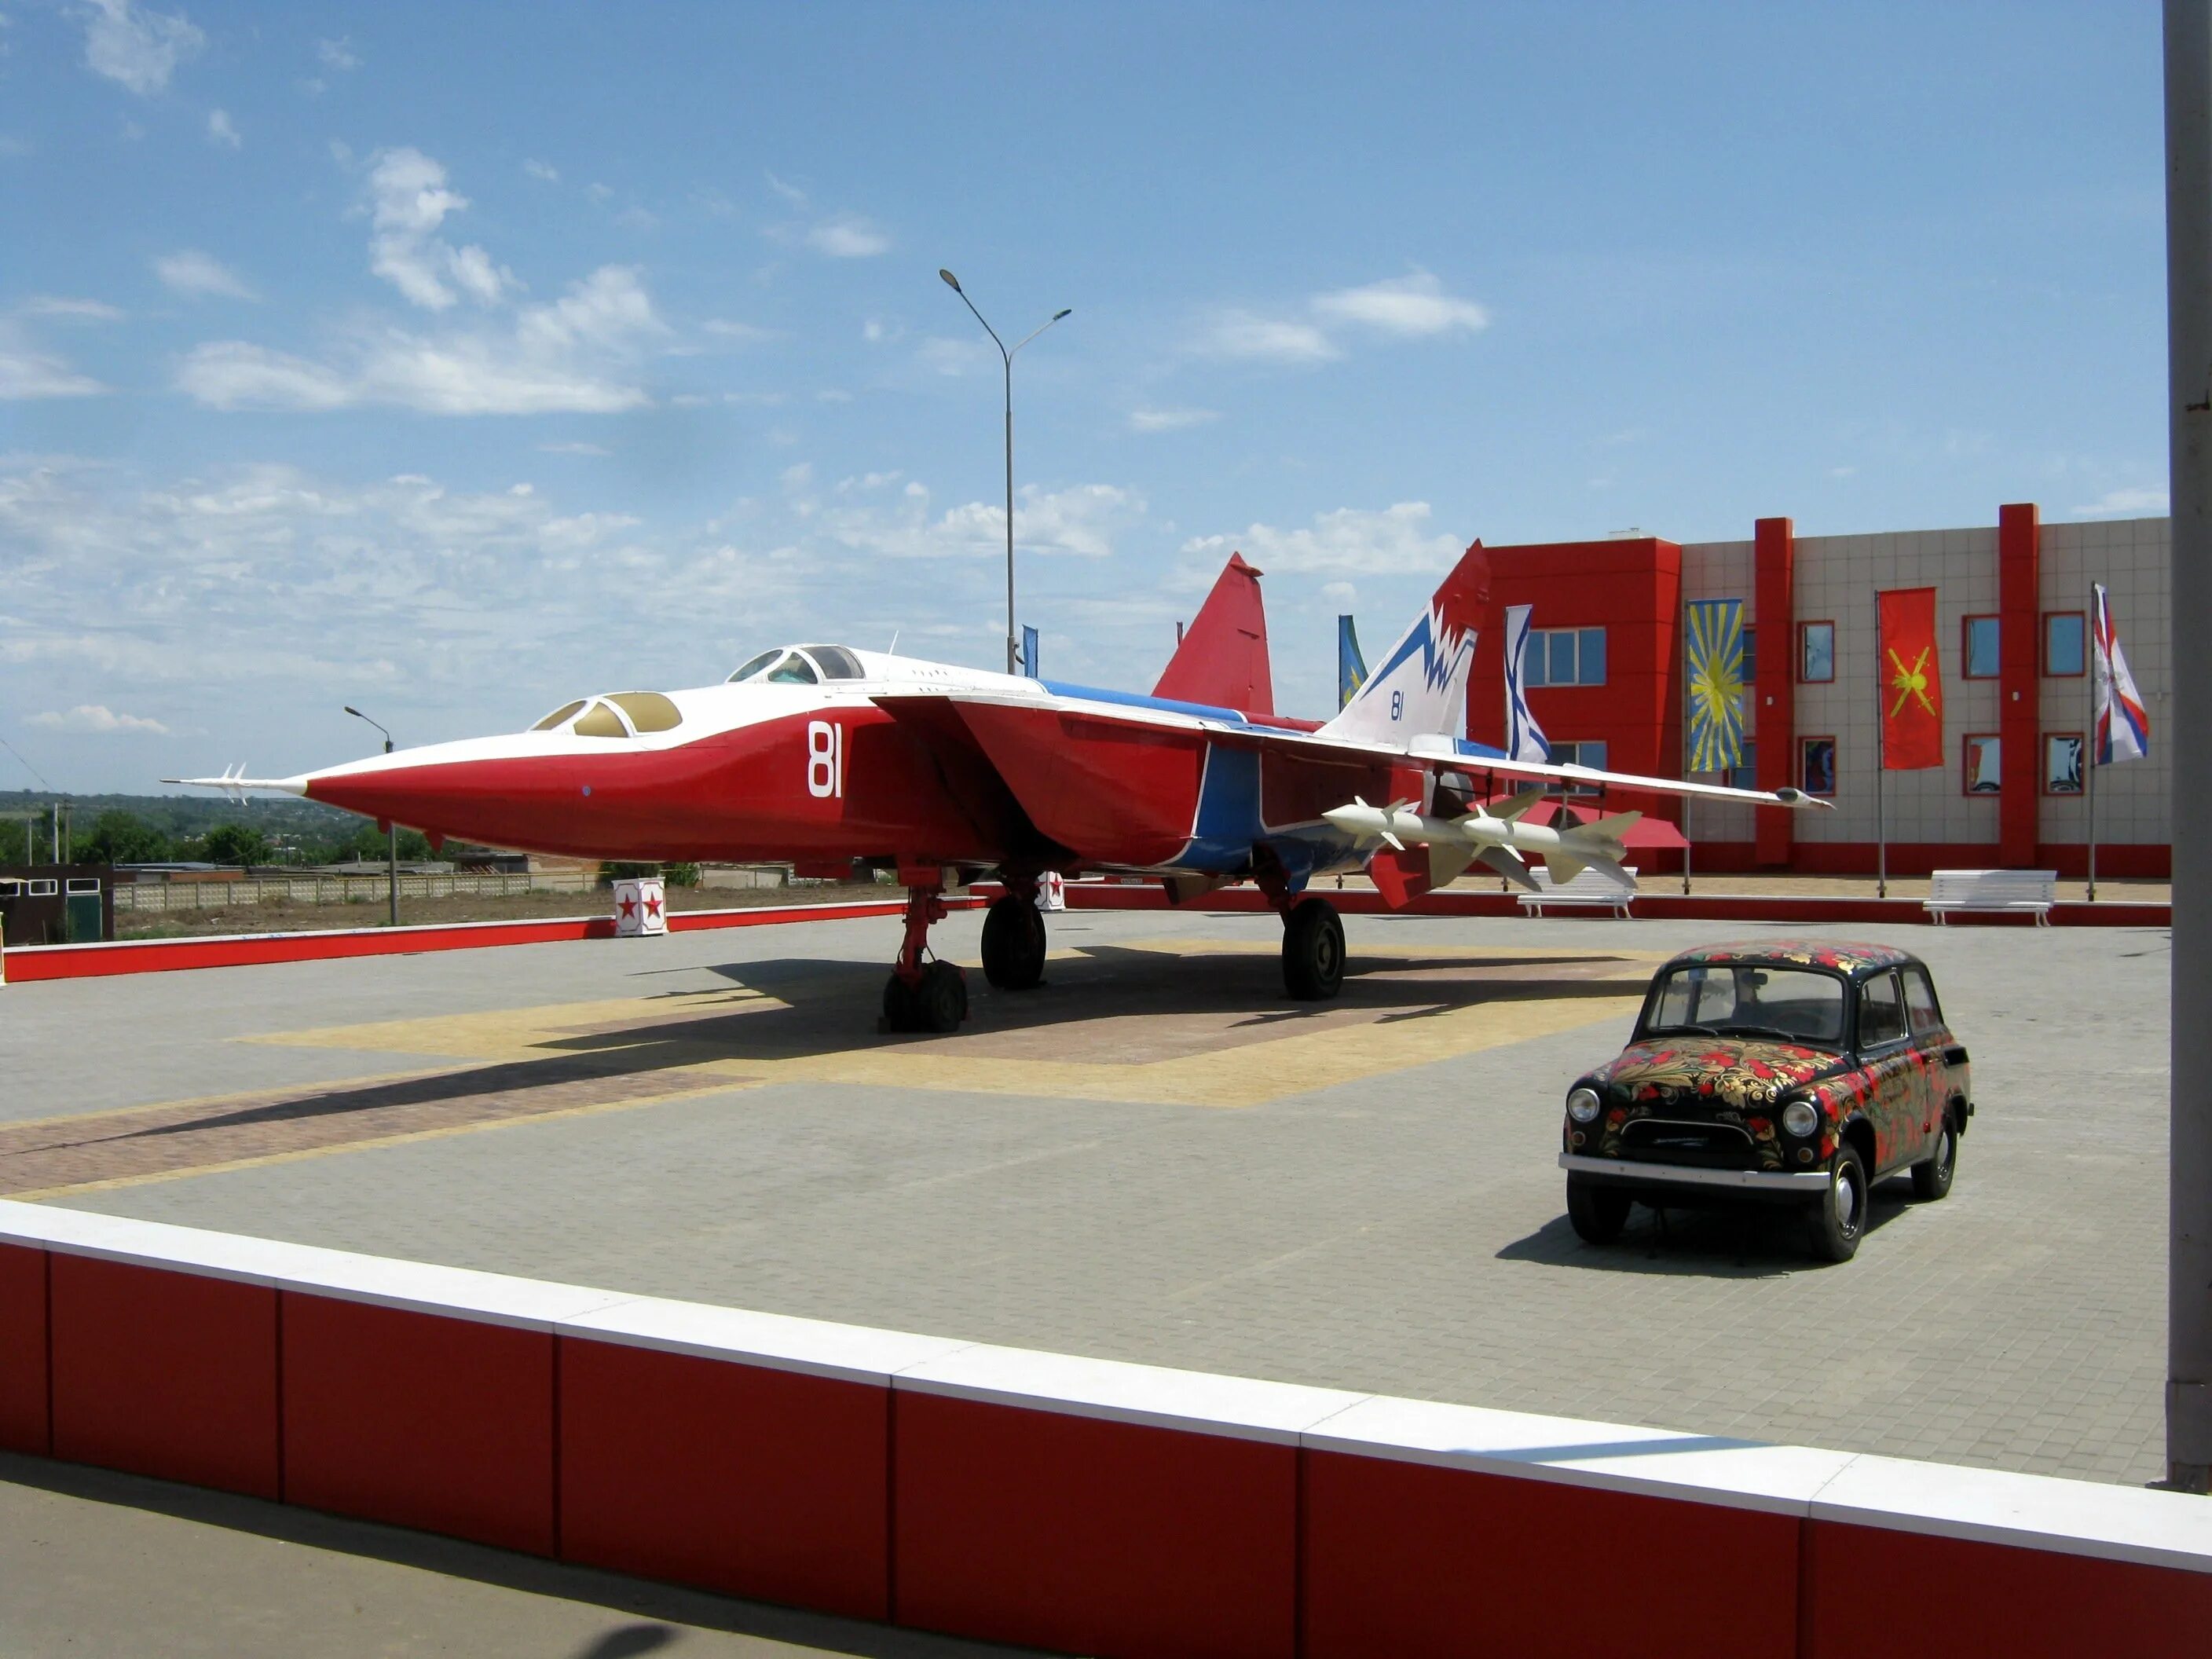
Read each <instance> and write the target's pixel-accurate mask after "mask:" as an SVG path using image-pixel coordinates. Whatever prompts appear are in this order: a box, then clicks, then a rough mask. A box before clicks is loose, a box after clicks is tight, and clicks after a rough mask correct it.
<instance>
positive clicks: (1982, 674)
mask: <svg viewBox="0 0 2212 1659" xmlns="http://www.w3.org/2000/svg"><path fill="white" fill-rule="evenodd" d="M1997 669H1998V658H1997V619H1996V617H1967V618H1966V678H1968V679H1970V680H1993V679H1995V678H1996V677H1997Z"/></svg>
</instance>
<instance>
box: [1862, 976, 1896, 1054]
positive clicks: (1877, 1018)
mask: <svg viewBox="0 0 2212 1659" xmlns="http://www.w3.org/2000/svg"><path fill="white" fill-rule="evenodd" d="M1904 1035H1905V1005H1904V1003H1903V1002H1902V1001H1900V1000H1899V997H1898V994H1897V975H1895V974H1877V975H1875V976H1874V977H1873V978H1872V979H1869V980H1868V981H1866V982H1865V983H1864V984H1863V985H1861V986H1860V987H1859V1047H1860V1048H1880V1047H1881V1046H1882V1044H1884V1043H1886V1042H1896V1041H1897V1040H1898V1039H1899V1037H1901V1036H1904Z"/></svg>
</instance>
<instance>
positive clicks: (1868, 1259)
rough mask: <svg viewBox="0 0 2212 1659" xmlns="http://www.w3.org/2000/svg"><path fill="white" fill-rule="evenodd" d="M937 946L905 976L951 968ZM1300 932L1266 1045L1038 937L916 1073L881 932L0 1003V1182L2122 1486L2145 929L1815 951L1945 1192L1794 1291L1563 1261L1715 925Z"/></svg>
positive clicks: (1226, 998)
mask: <svg viewBox="0 0 2212 1659" xmlns="http://www.w3.org/2000/svg"><path fill="white" fill-rule="evenodd" d="M979 926H980V922H979V919H978V918H976V917H974V916H956V917H954V918H952V919H951V921H948V922H947V923H945V925H943V926H942V927H940V928H939V943H940V945H941V947H942V948H943V949H944V951H945V953H946V954H948V955H950V956H951V957H954V958H955V959H959V960H964V961H966V962H969V963H975V961H976V959H977V958H976V954H975V953H976V937H977V931H978V928H979ZM1346 929H1347V933H1348V934H1349V936H1350V941H1351V948H1352V965H1353V970H1354V976H1353V978H1352V981H1350V983H1349V984H1348V986H1347V989H1346V995H1345V998H1344V999H1343V1000H1342V1001H1341V1002H1340V1003H1339V1004H1334V1005H1323V1006H1312V1005H1298V1004H1293V1003H1291V1002H1289V1001H1287V1000H1285V999H1284V998H1283V996H1282V994H1281V990H1280V984H1279V973H1278V969H1277V967H1276V963H1275V961H1274V956H1273V947H1274V943H1275V939H1276V936H1277V933H1278V931H1279V930H1278V928H1277V926H1276V924H1275V923H1274V922H1273V919H1272V918H1268V917H1265V916H1249V917H1225V916H1203V915H1181V914H1172V915H1160V914H1143V913H1140V914H1103V913H1077V914H1072V915H1065V916H1059V917H1055V918H1054V919H1053V922H1052V935H1053V940H1054V948H1055V951H1057V952H1059V953H1060V954H1059V955H1057V956H1056V957H1055V958H1054V961H1053V963H1052V964H1051V966H1050V969H1049V973H1048V977H1049V983H1048V986H1047V987H1046V988H1045V989H1043V990H1042V991H1040V992H1037V993H1034V994H1028V995H1024V996H1005V995H1000V994H995V993H993V992H991V991H990V990H989V987H987V986H985V985H984V984H983V983H982V982H981V976H980V975H975V977H974V980H973V985H974V989H975V996H974V1005H973V1006H974V1013H973V1018H971V1020H970V1022H969V1025H968V1026H967V1027H966V1028H965V1029H963V1031H962V1032H961V1033H960V1034H959V1035H957V1036H953V1037H951V1038H945V1039H927V1038H913V1037H886V1036H878V1035H877V1033H876V1031H875V1030H874V1016H875V1007H876V1001H877V998H878V994H879V991H880V986H881V982H882V979H883V975H884V965H883V964H884V961H885V960H886V959H887V957H888V956H889V954H890V950H891V948H892V945H893V943H894V939H895V928H894V927H893V926H892V925H891V924H889V923H885V922H881V921H856V922H838V923H817V924H809V925H805V926H799V927H767V928H757V929H747V930H742V931H739V932H734V933H711V934H690V935H678V936H671V937H670V938H668V939H656V940H606V941H586V942H579V943H576V944H571V945H536V946H527V947H518V948H513V949H507V950H501V951H486V952H480V953H478V952H471V953H465V955H463V954H453V955H435V956H423V957H399V958H371V959H365V960H360V961H353V962H342V963H310V964H302V965H299V966H292V967H272V968H254V969H226V970H217V971H210V972H204V973H195V974H179V975H158V976H148V977H147V978H143V979H137V980H116V981H78V982H67V983H60V984H54V985H34V986H26V987H10V988H9V990H8V991H6V992H5V993H0V996H4V997H5V998H6V999H7V1000H6V1002H5V1003H4V1004H0V1052H4V1054H6V1055H8V1056H10V1057H12V1060H13V1063H14V1064H15V1066H16V1067H17V1074H18V1075H19V1076H21V1078H22V1079H24V1082H23V1086H22V1088H21V1090H20V1091H18V1092H16V1093H15V1095H13V1096H12V1097H11V1099H10V1103H9V1105H8V1106H7V1107H6V1108H5V1109H0V1190H4V1191H6V1192H8V1193H9V1194H11V1195H15V1196H24V1195H27V1194H37V1195H40V1196H42V1197H43V1198H44V1199H45V1200H46V1201H51V1202H58V1203H64V1204H67V1205H70V1206H76V1207H84V1208H90V1209H96V1210H102V1211H108V1212H114V1213H118V1214H129V1215H137V1216H143V1217H147V1218H154V1219H159V1220H168V1221H178V1222H184V1223H188V1224H191V1225H202V1226H210V1227H219V1228H227V1229H234V1230H238V1231H250V1232H257V1233H263V1234H267V1235H270V1236H273V1237H284V1238H290V1239H296V1240H299V1241H301V1242H304V1243H318V1244H329V1245H334V1246H338V1247H341V1248H345V1249H360V1250H368V1251H374V1252H381V1253H386V1254H391V1255H401V1256H412V1257H428V1258H435V1259H436V1260H440V1261H447V1262H451V1263H453V1264H456V1265H460V1266H465V1267H480V1268H485V1269H489V1270H493V1271H498V1272H506V1273H524V1274H531V1275H536V1276H540V1277H547V1278H555V1279H568V1280H572V1281H574V1282H578V1283H583V1284H589V1285H604V1286H608V1287H611V1288H616V1289H620V1290H623V1291H639V1292H643V1293H648V1294H653V1295H659V1296H670V1297H683V1298H687V1299H691V1300H698V1301H707V1302H714V1303H720V1304H726V1305H732V1306H738V1307H744V1308H754V1309H760V1310H766V1311H769V1312H777V1313H787V1314H798V1315H805V1316H812V1317H817V1318H827V1319H835V1320H842V1321H848V1322H856V1323H862V1324H870V1325H877V1326H883V1327H886V1328H893V1329H900V1330H908V1331H917V1332H924V1333H927V1334H933V1335H938V1336H945V1337H951V1338H957V1339H960V1340H976V1341H988V1342H995V1343H1001V1344H1006V1345H1009V1346H1024V1347H1038V1348H1047V1349H1053V1350H1058V1351H1062V1352H1070V1353H1075V1354H1083V1355H1090V1356H1095V1357H1097V1358H1110V1359H1125V1360H1139V1361H1144V1362H1147V1363H1152V1364H1166V1365H1174V1366H1180V1367H1185V1368H1188V1369H1194V1370H1219V1371H1227V1372H1232V1373H1236V1374H1240V1375H1243V1376H1267V1377H1273V1378H1279V1379H1280V1380H1283V1381H1285V1382H1291V1383H1305V1384H1311V1385H1316V1386H1321V1387H1333V1388H1345V1389H1359V1390H1376V1391H1381V1392H1386V1393H1392V1394H1401V1395H1409V1396H1413V1397H1416V1398H1425V1399H1436V1400H1443V1401H1454V1402H1457V1403H1462V1404H1471V1405H1479V1406H1487V1407H1499V1408H1504V1409H1510V1410H1518V1411H1534V1412H1541V1413H1549V1414H1553V1415H1558V1416H1565V1417H1583V1418H1589V1419H1600V1420H1606V1421H1615V1422H1633V1423H1645V1424H1650V1425H1656V1426H1662V1427H1668V1428H1673V1429H1679V1430H1684V1431H1693V1432H1696V1433H1699V1434H1704V1435H1718V1436H1731V1437H1744V1438H1753V1439H1762V1440H1779V1441H1787V1442H1793V1443H1803V1444H1809V1445H1814V1446H1822V1447H1830V1448H1837V1449H1845V1450H1864V1451H1875V1452H1881V1453H1886V1454H1889V1455H1905V1456H1920V1457H1934V1458H1938V1459H1942V1460H1944V1461H1948V1462H1966V1463H1973V1464H1980V1465H1984V1466H1987V1467H1990V1468H2004V1469H2020V1470H2028V1471H2034V1472H2041V1473H2050V1474H2070V1475H2075V1476H2080V1477H2082V1478H2086V1479H2090V1480H2108V1481H2130V1482H2141V1481H2148V1480H2154V1479H2155V1478H2157V1476H2158V1475H2159V1474H2160V1463H2161V1461H2162V1455H2161V1452H2160V1437H2161V1433H2162V1428H2161V1414H2160V1392H2161V1387H2162V1380H2163V1373H2164V1359H2163V1319H2164V1298H2165V1266H2164V1255H2165V1224H2164V1214H2165V1193H2166V1178H2165V1168H2164V1147H2165V1142H2166V1137H2165V1114H2166V1069H2165V1066H2166V949H2167V946H2166V936H2165V934H2164V933H2162V932H2154V931H2148V930H2105V929H2094V930H2092V929H2082V930H2057V929H2053V930H2041V931H2033V932H2032V931H2029V930H2025V929H2021V930H2011V929H2002V930H2001V929H1991V928H1973V929H1969V928H1952V929H1941V930H1939V929H1935V928H1929V927H1887V928H1877V929H1870V930H1860V932H1861V936H1864V935H1865V934H1867V933H1871V934H1872V936H1874V937H1876V938H1880V939H1887V940H1889V941H1891V942H1893V943H1897V944H1899V945H1905V947H1906V948H1908V949H1911V950H1915V951H1918V952H1920V953H1921V954H1922V955H1923V957H1926V959H1927V960H1928V961H1929V963H1930V964H1931V966H1932V967H1933V969H1934V970H1935V974H1936V982H1937V985H1938V987H1939V990H1940V991H1941V993H1942V996H1943V999H1944V1002H1945V1006H1946V1010H1947V1012H1948V1014H1949V1016H1950V1018H1951V1020H1952V1024H1954V1028H1955V1029H1956V1030H1958V1031H1959V1032H1960V1034H1961V1036H1962V1037H1963V1038H1964V1040H1965V1041H1966V1042H1967V1044H1968V1045H1969V1046H1970V1048H1972V1052H1973V1054H1974V1074H1975V1083H1976V1091H1977V1095H1978V1098H1979V1101H1980V1105H1981V1110H1980V1115H1978V1117H1977V1118H1976V1119H1975V1121H1974V1126H1973V1128H1972V1132H1971V1133H1969V1134H1968V1136H1967V1137H1966V1142H1965V1144H1964V1147H1963V1151H1962V1155H1961V1162H1960V1179H1959V1183H1958V1186H1957V1188H1956V1189H1955V1190H1954V1193H1953V1194H1952V1196H1951V1197H1950V1198H1949V1199H1948V1200H1945V1201H1944V1202H1942V1203H1941V1204H1937V1205H1931V1206H1918V1205H1915V1204H1913V1203H1911V1201H1910V1199H1909V1194H1907V1193H1906V1192H1905V1183H1904V1182H1901V1181H1899V1182H1891V1183H1889V1184H1888V1186H1887V1188H1885V1189H1884V1190H1883V1191H1882V1192H1881V1194H1879V1195H1878V1200H1877V1206H1876V1210H1875V1226H1874V1228H1873V1230H1872V1231H1871V1233H1870V1236H1869V1238H1868V1240H1867V1242H1866V1243H1865V1245H1864V1246H1863V1248H1862V1249H1861V1251H1860V1253H1859V1255H1858V1257H1857V1260H1856V1261H1853V1262H1851V1263H1849V1264H1847V1265H1845V1266H1844V1267H1818V1266H1816V1265H1815V1264H1814V1262H1813V1261H1810V1260H1809V1258H1808V1256H1807V1255H1805V1253H1804V1251H1803V1249H1802V1238H1801V1230H1800V1229H1799V1227H1798V1226H1797V1225H1796V1223H1795V1220H1794V1218H1790V1217H1788V1216H1776V1215H1770V1214H1761V1213H1758V1212H1753V1213H1750V1214H1741V1213H1737V1214H1713V1215H1699V1214H1686V1213H1681V1212H1670V1213H1669V1215H1668V1217H1667V1218H1666V1220H1665V1223H1664V1225H1663V1227H1662V1225H1660V1224H1659V1223H1658V1222H1656V1220H1655V1219H1654V1218H1651V1216H1650V1212H1645V1211H1640V1210H1639V1211H1638V1212H1637V1213H1638V1220H1637V1222H1636V1224H1635V1225H1634V1226H1633V1227H1632V1231H1631V1233H1630V1235H1629V1236H1628V1237H1627V1239H1626V1241H1625V1242H1624V1243H1622V1244H1621V1245H1620V1246H1618V1247H1615V1248H1613V1249H1591V1248H1589V1247H1588V1246H1585V1245H1583V1244H1582V1243H1580V1242H1579V1241H1578V1240H1577V1239H1576V1238H1575V1237H1574V1236H1573V1234H1572V1232H1571V1230H1570V1229H1569V1227H1568V1225H1567V1223H1566V1219H1565V1214H1564V1202H1563V1193H1562V1189H1561V1183H1560V1177H1559V1172H1558V1170H1556V1168H1555V1167H1554V1166H1553V1157H1554V1156H1555V1154H1556V1152H1557V1147H1558V1141H1557V1136H1558V1125H1559V1101H1560V1098H1561V1096H1562V1094H1563V1092H1564V1091H1565V1086H1566V1085H1567V1084H1568V1083H1569V1082H1570V1081H1571V1079H1573V1077H1574V1076H1575V1075H1576V1073H1578V1072H1580V1071H1581V1070H1583V1068H1585V1067H1586V1066H1589V1065H1590V1064H1592V1063H1593V1062H1595V1061H1596V1060H1601V1059H1602V1058H1605V1057H1607V1055H1608V1054H1610V1053H1612V1052H1613V1050H1614V1049H1615V1048H1617V1047H1618V1045H1619V1043H1620V1041H1621V1040H1622V1037H1623V1036H1624V1035H1625V1033H1626V1030H1627V1027H1628V1024H1629V1022H1630V1019H1631V1018H1632V1012H1633V1008H1634V1005H1635V1000H1636V996H1637V994H1638V991H1639V989H1640V986H1641V982H1642V981H1643V979H1644V976H1645V975H1648V973H1649V971H1650V966H1651V964H1652V962H1653V961H1654V960H1655V959H1656V958H1657V957H1663V956H1664V955H1666V954H1668V953H1669V952H1671V951H1674V950H1676V949H1680V948H1682V947H1683V946H1686V945H1691V944H1693V943H1709V942H1711V941H1712V940H1714V939H1718V938H1723V937H1727V936H1729V935H1730V934H1731V933H1736V934H1741V933H1757V932H1759V931H1760V930H1758V929H1744V928H1741V927H1736V928H1729V927H1715V926H1712V925H1710V924H1691V923H1654V922H1650V921H1629V922H1617V921H1597V920H1591V919H1583V918H1571V919H1569V918H1560V919H1554V920H1549V921H1521V920H1510V921H1474V920H1446V919H1435V918H1394V917H1354V918H1350V919H1348V920H1347V923H1346ZM1767 931H1768V932H1770V933H1771V932H1775V931H1780V930H1767ZM1790 931H1793V932H1802V933H1817V934H1824V935H1826V936H1830V937H1835V936H1838V935H1839V932H1840V930H1837V929H1832V928H1830V929H1818V928H1816V929H1794V930H1790ZM88 1029H98V1030H107V1031H110V1032H113V1033H117V1034H119V1040H109V1041H105V1042H99V1043H97V1044H94V1045H89V1046H88V1045H87V1044H86V1043H85V1042H83V1041H82V1036H80V1035H79V1034H80V1033H82V1032H83V1031H84V1030H88ZM394 1079H398V1081H395V1080H394ZM26 1096H28V1097H33V1098H34V1099H35V1102H36V1109H31V1108H29V1107H27V1106H26V1105H25V1104H24V1097H26ZM210 1096H212V1097H213V1098H212V1099H210V1098H207V1097H210ZM57 1117H59V1118H60V1119H61V1121H40V1122H37V1123H32V1122H30V1121H29V1120H31V1119H33V1118H37V1119H41V1120H52V1119H55V1118H57ZM9 1119H12V1120H14V1121H13V1123H12V1125H10V1124H9V1122H8V1120H9Z"/></svg>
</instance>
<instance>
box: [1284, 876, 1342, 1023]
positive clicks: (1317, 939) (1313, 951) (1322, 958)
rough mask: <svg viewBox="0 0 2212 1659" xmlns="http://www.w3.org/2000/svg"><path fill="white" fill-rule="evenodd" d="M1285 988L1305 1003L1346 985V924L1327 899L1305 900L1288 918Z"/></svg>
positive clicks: (1329, 994)
mask: <svg viewBox="0 0 2212 1659" xmlns="http://www.w3.org/2000/svg"><path fill="white" fill-rule="evenodd" d="M1283 987H1284V989H1285V990H1287V991H1288V992H1289V993H1290V994H1291V995H1292V996H1294V997H1296V998H1297V1000H1299V1001H1301V1002H1320V1001H1323V1000H1327V999H1328V998H1329V997H1333V996H1334V995H1335V994H1337V993H1338V992H1339V991H1341V990H1342V989H1343V988H1344V924H1343V923H1342V922H1340V921H1338V920H1337V919H1336V907H1335V906H1334V905H1333V904H1331V903H1330V902H1328V900H1327V899H1317V898H1310V899H1302V900H1300V901H1299V902H1298V905H1297V908H1296V909H1294V910H1292V911H1291V914H1290V915H1289V916H1288V917H1286V918H1285V921H1284V923H1283Z"/></svg>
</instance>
